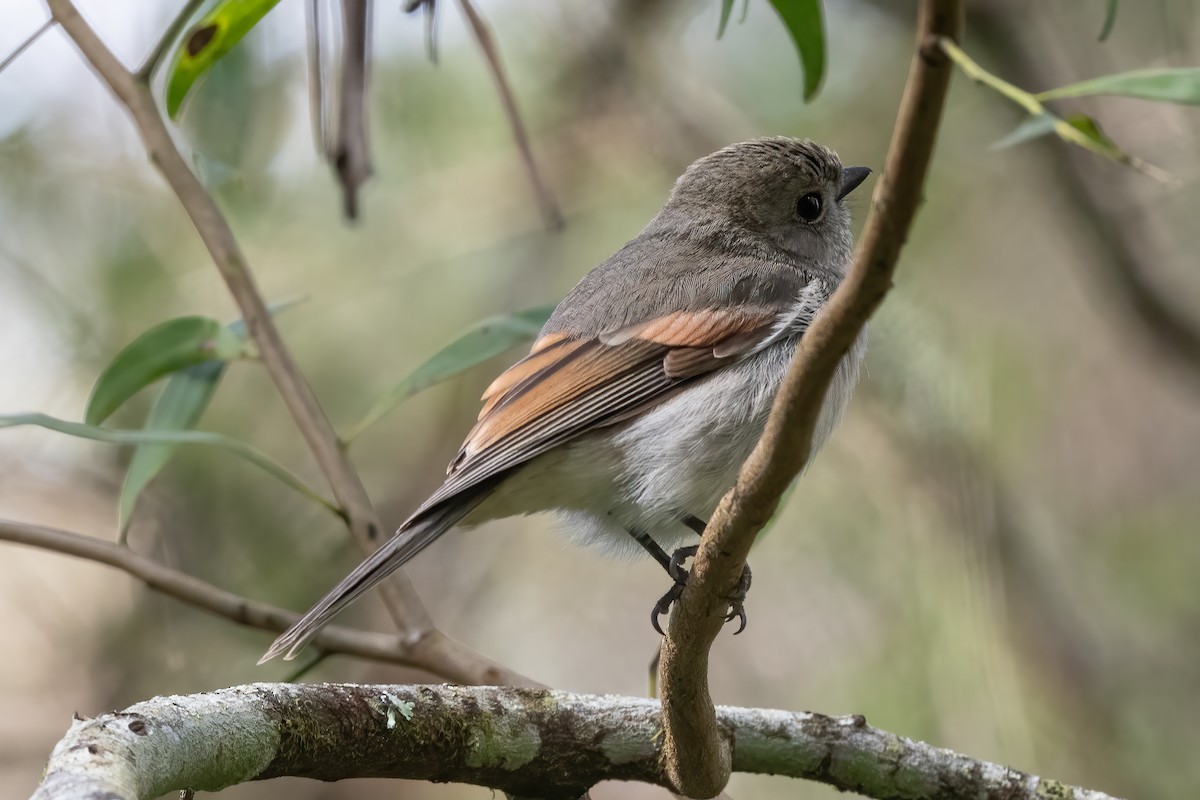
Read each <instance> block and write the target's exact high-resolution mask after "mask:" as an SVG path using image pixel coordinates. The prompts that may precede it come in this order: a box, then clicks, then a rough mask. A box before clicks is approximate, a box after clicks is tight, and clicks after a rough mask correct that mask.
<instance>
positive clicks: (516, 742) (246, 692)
mask: <svg viewBox="0 0 1200 800" xmlns="http://www.w3.org/2000/svg"><path fill="white" fill-rule="evenodd" d="M660 714H661V711H660V707H659V704H658V703H656V702H654V701H653V700H647V699H645V698H638V697H618V696H613V695H606V696H598V695H585V694H573V693H570V692H562V691H531V690H527V689H513V688H509V687H493V686H472V687H468V686H447V685H441V686H410V685H403V684H386V685H374V686H359V685H353V684H328V683H322V684H289V683H258V684H252V685H249V686H234V687H231V688H229V689H222V690H219V691H215V692H205V693H202V694H193V695H176V696H173V697H157V698H154V699H153V700H147V701H145V702H142V703H138V704H136V705H133V706H130V707H129V708H126V709H124V710H123V711H115V712H109V713H106V714H100V715H99V716H96V717H93V718H91V719H82V718H78V717H77V718H76V719H75V721H73V722H72V723H71V727H70V730H68V731H67V734H66V736H64V737H63V739H62V740H61V741H60V742H59V743H58V744H57V745H56V746H55V748H54V752H53V753H52V754H51V756H50V759H49V763H48V764H47V765H46V769H45V770H44V772H43V775H42V781H41V784H40V785H39V786H38V788H37V790H36V791H35V792H34V794H33V800H50V798H61V797H106V798H112V800H141V798H147V800H148V799H149V798H154V797H159V796H161V795H163V794H166V793H167V792H170V791H172V790H176V789H179V788H181V787H185V786H190V787H195V788H197V789H202V790H209V791H216V790H218V789H221V788H224V787H226V786H231V785H233V784H237V783H242V782H246V781H251V780H264V779H268V778H278V777H283V776H292V775H295V776H304V777H307V778H317V779H320V780H326V781H333V780H342V779H345V778H359V777H374V778H378V777H393V778H413V779H417V780H427V781H441V782H447V781H450V782H455V783H470V784H475V785H479V786H487V787H491V788H493V789H500V790H503V791H505V792H507V793H509V794H510V795H515V796H520V797H537V798H544V799H545V800H551V799H552V798H553V799H555V800H557V799H559V798H563V799H566V798H570V800H574V799H575V798H578V797H580V796H581V795H582V794H583V793H584V792H585V791H587V790H588V789H589V788H590V787H591V786H593V785H595V784H596V783H598V782H599V781H601V780H612V779H616V780H636V781H642V782H646V783H653V784H658V785H666V784H667V777H666V775H664V774H663V772H662V769H661V767H660V761H659V752H660V750H661V747H662V739H661V737H660V736H659V735H658V734H659V719H660ZM718 715H719V718H720V720H721V724H722V725H723V726H724V727H725V728H726V729H727V730H728V731H729V732H730V738H731V739H732V740H733V741H734V743H735V744H736V747H735V755H734V759H733V765H734V768H735V769H736V770H737V771H739V772H747V773H758V774H772V775H781V776H787V777H793V778H802V779H806V780H811V781H819V782H821V783H826V784H829V785H831V786H835V787H837V788H838V789H841V790H843V791H850V792H854V793H856V794H860V795H867V796H868V797H877V798H897V797H909V798H923V800H960V798H964V797H1003V798H1006V799H1007V800H1044V799H1045V798H1048V797H1055V798H1062V800H1114V798H1111V797H1109V796H1108V795H1105V794H1102V793H1100V792H1096V791H1091V790H1087V789H1081V788H1077V787H1074V786H1067V785H1065V784H1062V783H1059V782H1057V781H1052V780H1045V779H1042V778H1039V777H1037V776H1035V775H1030V774H1027V773H1024V772H1019V771H1018V770H1015V769H1010V768H1008V767H1004V766H1001V765H999V764H994V763H990V762H987V761H980V760H978V759H974V758H970V757H968V756H964V755H960V754H958V753H954V752H951V751H949V750H944V749H941V748H938V747H932V746H930V745H928V744H924V743H922V742H914V741H912V740H911V739H906V738H904V737H902V736H897V735H896V734H893V733H888V732H887V731H883V730H879V729H878V728H873V727H871V726H870V725H868V724H867V723H866V720H864V719H863V718H862V717H860V716H849V717H826V716H823V715H820V714H809V713H798V712H791V711H776V710H772V709H762V708H731V707H722V708H720V709H719V710H718ZM231 754H236V757H235V756H231Z"/></svg>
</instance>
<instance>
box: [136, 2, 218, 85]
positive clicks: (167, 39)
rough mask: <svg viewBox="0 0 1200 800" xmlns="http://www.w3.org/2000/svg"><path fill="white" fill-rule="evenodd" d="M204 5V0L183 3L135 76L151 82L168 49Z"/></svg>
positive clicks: (141, 80)
mask: <svg viewBox="0 0 1200 800" xmlns="http://www.w3.org/2000/svg"><path fill="white" fill-rule="evenodd" d="M202 5H204V0H187V2H186V3H184V4H183V8H181V9H180V10H179V13H178V14H176V15H175V16H174V17H172V18H171V21H170V23H168V24H167V29H166V30H165V31H163V35H162V36H160V37H159V39H158V42H156V43H155V45H154V49H153V50H151V51H150V55H148V56H146V60H145V61H143V62H142V65H141V66H140V67H138V69H137V72H135V73H134V77H135V78H137V80H138V81H140V82H141V83H147V84H148V83H150V80H151V79H152V78H153V77H154V71H155V70H156V69H158V66H159V64H161V63H162V60H163V58H164V57H165V56H166V55H167V50H169V49H170V47H171V45H173V44H175V40H176V39H178V38H179V34H181V33H183V29H184V28H185V27H187V24H188V21H189V20H191V18H192V17H194V16H195V15H196V12H197V11H199V10H200V6H202Z"/></svg>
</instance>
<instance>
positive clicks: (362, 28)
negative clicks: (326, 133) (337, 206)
mask: <svg viewBox="0 0 1200 800" xmlns="http://www.w3.org/2000/svg"><path fill="white" fill-rule="evenodd" d="M370 51H371V0H342V74H341V89H340V90H339V92H338V130H337V141H336V142H335V143H334V146H333V152H331V153H330V154H329V158H330V164H331V166H332V167H333V171H334V173H335V174H336V175H337V179H338V183H339V184H341V187H342V209H343V212H342V213H344V214H345V215H346V218H347V219H358V187H360V186H362V184H363V183H365V182H366V181H367V179H368V178H370V177H371V146H370V143H369V142H368V139H367V73H368V68H369V64H370Z"/></svg>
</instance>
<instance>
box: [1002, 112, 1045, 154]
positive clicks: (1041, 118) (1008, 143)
mask: <svg viewBox="0 0 1200 800" xmlns="http://www.w3.org/2000/svg"><path fill="white" fill-rule="evenodd" d="M1058 121H1059V120H1058V117H1056V116H1054V115H1053V114H1037V115H1035V116H1032V117H1026V118H1025V119H1024V120H1023V121H1022V122H1021V124H1020V125H1018V126H1017V127H1016V128H1013V130H1012V132H1011V133H1009V134H1008V135H1007V136H1005V137H1004V138H1002V139H999V140H997V141H995V142H993V143H992V146H991V148H990V149H991V150H1006V149H1008V148H1010V147H1016V146H1017V145H1019V144H1025V142H1028V141H1030V140H1032V139H1037V138H1039V137H1041V136H1047V135H1049V134H1051V133H1054V126H1055V125H1056V124H1057V123H1058Z"/></svg>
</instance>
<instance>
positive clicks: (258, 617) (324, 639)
mask: <svg viewBox="0 0 1200 800" xmlns="http://www.w3.org/2000/svg"><path fill="white" fill-rule="evenodd" d="M0 541H6V542H14V543H16V544H24V545H29V546H30V547H37V548H40V549H42V550H49V551H51V552H55V553H62V554H63V555H68V556H75V557H76V558H83V559H86V560H88V561H95V562H96V563H98V564H105V565H107V566H110V567H115V568H116V569H119V570H121V571H122V572H125V573H127V574H129V575H132V576H133V577H135V578H137V579H138V580H140V581H141V582H142V583H144V584H145V585H146V586H147V588H150V589H153V590H154V591H156V592H161V593H162V594H164V595H166V596H168V597H173V598H175V599H176V600H179V601H180V602H182V603H185V604H187V605H189V606H192V607H193V608H198V609H200V610H202V611H207V612H209V613H210V614H215V615H216V616H218V617H223V618H225V619H228V620H230V621H231V622H235V623H237V624H238V625H245V626H246V627H249V628H257V629H259V630H264V631H272V632H274V633H282V632H283V631H285V630H287V629H288V628H289V627H290V626H291V625H292V624H293V623H295V622H296V620H298V619H300V615H299V614H296V613H294V612H292V611H287V610H285V609H282V608H276V607H275V606H271V605H267V604H266V603H259V602H256V601H254V600H251V599H249V598H246V597H242V596H241V595H237V594H234V593H233V592H227V591H225V590H224V589H219V588H217V587H216V586H213V585H212V584H210V583H205V582H204V581H202V580H200V579H199V578H193V577H192V576H191V575H186V574H184V573H182V572H179V571H178V570H175V569H171V568H170V567H167V566H164V565H162V564H159V563H158V562H156V561H152V560H150V559H148V558H146V557H145V556H141V555H138V554H137V553H135V552H133V551H132V550H130V549H129V548H128V547H123V546H121V545H117V544H113V543H112V542H106V541H103V540H101V539H94V538H92V537H90V536H82V535H80V534H78V533H71V532H69V531H63V530H57V529H54V528H48V527H45V526H43V525H31V524H28V523H24V522H13V521H11V520H0ZM432 636H433V637H434V638H443V637H442V635H441V634H440V633H439V632H436V631H435V632H434V633H433V634H432ZM313 644H314V645H315V646H316V648H317V649H319V650H320V651H321V657H322V658H323V657H325V656H327V655H333V654H344V655H349V656H357V657H358V658H365V659H369V660H371V661H379V662H382V663H386V664H399V665H402V666H408V667H417V668H419V669H424V670H427V671H429V672H432V673H434V674H440V670H441V668H442V665H441V664H440V663H438V662H437V660H436V659H433V660H432V661H431V660H430V659H429V654H430V653H436V652H437V651H438V649H439V647H437V646H435V647H428V646H427V647H423V648H412V647H409V646H408V645H407V643H406V642H404V641H403V640H402V639H400V638H398V637H396V636H394V635H393V636H389V635H386V634H382V633H370V632H367V631H360V630H355V629H353V628H345V627H342V626H339V625H330V626H328V627H326V628H324V629H323V630H322V631H321V633H320V634H319V635H318V636H317V638H316V639H315V640H314V642H313ZM490 677H492V678H493V679H494V680H496V681H506V682H511V683H514V684H516V685H530V684H529V682H528V681H525V680H524V679H523V678H521V676H519V675H516V674H514V673H510V672H508V671H507V670H505V669H504V668H503V667H500V666H498V665H492V675H491V676H490Z"/></svg>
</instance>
